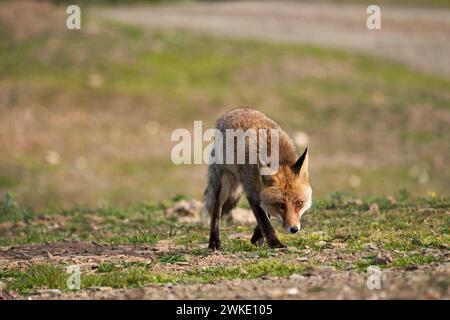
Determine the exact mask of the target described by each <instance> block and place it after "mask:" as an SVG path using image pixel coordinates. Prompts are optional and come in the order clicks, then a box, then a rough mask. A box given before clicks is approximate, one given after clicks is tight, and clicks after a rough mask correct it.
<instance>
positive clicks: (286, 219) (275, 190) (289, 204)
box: [259, 149, 312, 233]
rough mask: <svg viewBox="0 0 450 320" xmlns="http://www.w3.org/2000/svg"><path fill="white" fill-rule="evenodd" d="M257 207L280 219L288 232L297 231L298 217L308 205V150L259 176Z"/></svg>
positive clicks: (309, 199)
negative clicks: (269, 173) (274, 169)
mask: <svg viewBox="0 0 450 320" xmlns="http://www.w3.org/2000/svg"><path fill="white" fill-rule="evenodd" d="M261 179H262V185H263V188H262V190H261V192H260V194H259V196H260V199H261V203H260V205H261V208H262V209H263V210H264V211H265V212H266V213H267V214H269V215H270V216H275V217H278V218H280V220H281V222H282V223H283V227H284V229H285V230H286V231H287V232H289V233H297V232H298V231H299V230H300V226H301V224H300V219H301V217H302V215H303V213H305V211H306V210H308V209H309V208H310V207H311V201H312V189H311V186H310V184H309V177H308V149H306V150H305V152H303V154H302V155H301V157H300V158H299V159H298V160H297V161H296V162H295V163H294V164H286V165H282V164H280V166H279V168H278V171H277V173H275V174H273V175H265V176H261Z"/></svg>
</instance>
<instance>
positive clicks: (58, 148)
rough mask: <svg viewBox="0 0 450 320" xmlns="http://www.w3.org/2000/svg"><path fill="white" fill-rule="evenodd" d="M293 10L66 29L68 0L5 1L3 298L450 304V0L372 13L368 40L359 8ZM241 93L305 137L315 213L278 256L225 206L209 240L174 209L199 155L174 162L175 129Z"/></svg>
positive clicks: (86, 17) (198, 179) (195, 173)
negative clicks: (75, 273)
mask: <svg viewBox="0 0 450 320" xmlns="http://www.w3.org/2000/svg"><path fill="white" fill-rule="evenodd" d="M418 2H420V1H419V0H418ZM434 2H436V3H438V2H441V1H440V0H436V1H434ZM442 2H443V1H442ZM422 4H423V3H422ZM297 5H299V4H295V3H291V4H289V6H287V4H286V6H280V7H278V6H276V7H274V6H273V4H271V3H267V2H264V5H261V6H258V7H252V6H254V2H248V3H246V4H245V10H242V13H241V15H236V7H235V3H234V2H230V3H227V4H224V3H219V4H211V3H199V4H188V5H182V6H181V7H178V6H175V4H170V5H164V6H159V7H149V8H142V7H141V8H139V10H138V11H136V9H135V8H132V7H127V8H120V9H121V10H120V11H119V9H118V8H90V7H86V8H85V7H83V24H82V25H83V27H82V30H80V31H69V30H67V29H66V28H65V17H66V16H65V8H64V7H62V6H54V5H51V4H49V3H41V2H33V3H32V4H29V3H27V4H25V3H24V2H21V1H9V2H2V3H1V4H0V6H1V7H0V26H1V28H0V112H1V115H2V116H1V117H0V193H1V195H2V199H1V203H0V289H1V290H0V297H2V298H7V299H10V298H13V299H14V298H17V299H22V298H32V299H40V298H42V299H46V298H67V297H74V296H76V297H80V298H118V299H119V298H127V297H134V298H164V299H166V298H197V297H198V298H219V297H223V298H258V297H261V298H436V299H440V298H447V299H448V298H449V283H450V280H449V278H450V276H449V256H448V254H449V251H448V249H449V243H450V240H449V225H450V221H449V219H450V216H449V210H450V204H449V199H448V186H449V181H450V178H449V177H450V171H449V166H448V159H449V158H450V139H448V136H449V133H450V132H449V128H450V109H449V105H450V103H449V101H450V96H449V92H450V81H449V79H448V74H449V69H448V59H447V56H448V52H449V46H448V44H449V43H450V42H449V41H448V34H449V32H448V30H449V26H448V21H449V20H448V15H449V13H448V9H445V8H443V9H440V10H439V11H436V9H427V8H422V9H421V10H418V9H417V8H401V9H392V10H391V9H388V10H386V11H383V13H382V14H385V18H386V19H385V20H384V21H385V24H384V25H383V26H384V29H383V31H382V32H383V35H384V36H383V37H382V39H379V38H377V36H375V35H374V34H371V35H372V36H371V37H365V32H367V30H366V29H365V28H363V30H364V31H362V30H360V29H358V28H354V29H353V26H354V25H355V23H356V24H358V25H360V24H359V23H360V22H361V23H362V26H364V21H359V22H358V21H353V20H352V19H350V18H349V17H348V16H346V15H345V12H347V9H349V10H350V11H349V12H356V11H358V10H359V9H358V8H361V7H352V8H353V9H351V8H347V9H346V10H345V11H343V10H342V9H341V6H338V5H330V4H327V5H323V8H324V9H325V12H327V13H328V14H330V15H331V17H334V18H333V19H329V20H326V21H324V20H323V16H321V15H320V14H319V12H318V11H317V8H318V7H317V5H305V8H307V9H308V10H310V11H311V14H312V15H311V16H310V17H311V18H310V20H308V24H307V25H304V16H303V11H301V10H292V8H293V7H290V6H297ZM208 6H210V7H208ZM444 7H445V6H444ZM283 8H286V9H283ZM208 10H212V11H208ZM280 10H281V11H283V12H280ZM352 10H353V11H352ZM355 10H356V11H355ZM383 10H384V9H383ZM286 11H287V13H286ZM252 12H254V13H252ZM358 12H359V11H358ZM36 13H38V14H36ZM256 13H257V15H264V17H265V19H264V22H266V21H269V22H270V21H271V22H270V23H269V22H267V25H272V26H277V27H276V28H275V27H274V28H273V29H271V32H268V30H267V29H264V26H265V25H266V24H264V25H261V22H260V21H259V20H260V19H257V18H256V19H255V16H257V15H256ZM322 13H323V12H322ZM193 14H195V17H196V18H195V19H193V18H192V19H191V18H190V17H191V15H193ZM410 14H413V17H415V18H411V15H410ZM144 15H146V16H148V17H152V19H148V21H145V22H143V21H142V19H141V18H142V16H144ZM416 15H417V16H416ZM130 16H133V17H135V19H133V21H130ZM362 16H364V11H363V12H362ZM170 17H172V18H170ZM169 18H170V19H169ZM187 18H189V22H190V23H191V24H189V25H187V22H186V19H187ZM233 19H234V20H233ZM412 20H413V21H414V22H417V24H416V23H412ZM230 21H231V22H233V21H234V22H235V23H230ZM243 21H246V23H247V25H246V26H245V27H242V23H243ZM163 22H167V23H168V25H163ZM322 24H323V26H324V27H323V28H320V26H319V25H322ZM233 26H238V27H239V28H240V29H239V31H241V32H242V35H243V37H241V38H240V39H235V38H234V37H229V36H230V35H231V36H233V35H234V36H235V35H236V29H235V27H233ZM307 26H314V28H313V29H314V30H315V32H312V30H309V31H308V32H300V31H299V30H306V29H304V28H306V27H307ZM349 28H350V29H352V30H354V35H355V37H357V39H358V40H357V41H353V42H352V41H349V38H348V36H349V34H348V32H347V33H346V32H345V31H346V30H347V31H348V30H349ZM206 29H207V30H206ZM330 29H333V30H335V31H336V34H333V35H332V36H330V34H329V32H327V30H330ZM199 30H200V31H202V33H198V31H199ZM295 30H297V32H296V31H295ZM358 30H359V31H358ZM206 31H208V32H209V33H208V32H206ZM316 32H317V33H316ZM263 35H264V37H263ZM280 35H285V38H283V37H281V36H280ZM225 36H226V37H225ZM280 37H281V38H283V39H281V38H280ZM302 37H303V38H302ZM330 37H331V38H330ZM249 38H250V39H249ZM363 38H364V39H363ZM267 40H277V41H273V42H272V41H267ZM278 40H283V41H278ZM331 40H333V41H331ZM329 41H331V42H329ZM325 43H331V44H332V45H331V47H332V48H330V46H326V48H324V46H323V45H324V44H325ZM352 43H353V44H359V46H360V47H358V48H356V47H354V46H353V45H352ZM397 43H401V45H396V44H397ZM377 45H379V46H380V48H377ZM349 49H350V50H349ZM354 49H358V51H357V52H356V50H354ZM378 49H379V50H378ZM374 55H375V57H374ZM393 60H394V61H393ZM238 105H240V106H242V105H247V106H252V107H255V108H258V109H260V110H262V111H263V112H265V113H266V114H268V115H269V116H270V117H272V118H273V119H275V120H276V121H277V122H279V123H280V124H281V125H282V126H283V127H284V128H286V130H287V131H288V132H290V133H291V134H292V136H293V137H294V138H295V140H296V144H297V146H298V148H299V150H303V148H304V147H305V146H306V145H309V148H310V149H309V150H310V157H311V158H310V159H311V160H310V170H311V172H310V176H311V182H312V185H313V189H314V202H313V207H312V209H311V210H310V211H309V212H308V213H307V214H306V215H305V217H304V221H303V229H302V231H301V232H300V233H299V234H298V235H295V236H291V235H286V234H283V233H282V231H281V228H278V227H277V229H279V230H278V231H279V234H280V237H281V239H282V240H283V241H284V242H285V243H286V244H287V245H288V248H287V249H286V250H271V249H269V248H267V247H266V246H263V247H255V246H252V245H251V244H250V242H249V238H250V236H251V231H252V228H253V225H251V224H250V225H249V224H247V223H245V220H244V221H241V222H238V221H236V220H234V221H233V222H226V223H224V224H223V225H222V239H223V250H222V251H221V252H216V253H210V252H208V251H207V249H206V248H207V240H208V238H207V237H208V229H207V227H206V226H205V224H204V223H203V222H201V221H200V220H199V219H198V217H194V219H192V217H190V216H189V215H188V216H181V217H180V216H179V212H178V211H176V210H173V208H174V207H176V206H177V205H179V201H180V200H181V198H183V197H184V198H186V199H187V200H186V201H189V203H191V202H193V201H192V200H189V199H200V198H201V194H202V192H203V189H204V187H205V183H206V181H205V177H206V167H205V166H204V165H196V166H194V165H191V166H174V165H173V163H172V162H171V160H170V152H171V148H172V147H173V145H174V143H173V141H170V134H171V132H172V131H173V130H174V129H176V128H188V129H192V125H193V121H194V120H203V121H204V128H206V127H208V126H211V125H212V124H213V121H214V120H215V119H216V118H217V117H219V116H220V115H221V114H222V113H223V112H224V111H226V110H228V109H230V108H232V107H235V106H238ZM337 190H338V191H339V192H336V191H337ZM175 194H184V195H185V196H183V197H180V196H176V197H174V195H175ZM246 206H247V204H246V202H245V201H242V202H241V203H240V207H241V210H244V211H245V210H248V208H246ZM193 208H194V211H196V210H197V209H198V206H196V205H193ZM196 212H197V211H196ZM73 264H76V265H79V266H80V268H81V271H82V274H81V290H79V291H72V290H70V289H69V288H68V287H67V284H66V280H67V278H68V276H69V274H67V273H66V267H67V266H70V265H73ZM371 265H375V266H379V267H380V268H381V274H382V281H381V289H380V290H368V288H367V286H366V285H365V281H366V280H367V278H368V276H369V274H368V273H367V267H368V266H371ZM208 294H211V295H213V296H212V297H211V296H209V295H208Z"/></svg>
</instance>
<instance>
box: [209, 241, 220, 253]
mask: <svg viewBox="0 0 450 320" xmlns="http://www.w3.org/2000/svg"><path fill="white" fill-rule="evenodd" d="M208 249H209V250H211V251H216V250H219V249H220V240H209V245H208Z"/></svg>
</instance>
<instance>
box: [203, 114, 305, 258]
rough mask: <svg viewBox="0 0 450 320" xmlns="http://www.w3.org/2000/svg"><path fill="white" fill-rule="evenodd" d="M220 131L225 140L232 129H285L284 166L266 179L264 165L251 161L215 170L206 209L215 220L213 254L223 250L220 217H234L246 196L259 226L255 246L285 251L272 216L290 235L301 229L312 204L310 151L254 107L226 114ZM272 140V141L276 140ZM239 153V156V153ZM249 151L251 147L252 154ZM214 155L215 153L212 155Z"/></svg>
mask: <svg viewBox="0 0 450 320" xmlns="http://www.w3.org/2000/svg"><path fill="white" fill-rule="evenodd" d="M216 129H218V130H219V131H220V132H222V133H223V134H224V135H225V130H226V129H242V130H244V131H245V130H248V129H254V130H256V131H257V132H258V129H267V130H270V129H279V141H278V142H279V166H278V171H277V172H275V173H274V174H272V175H261V174H260V167H261V166H262V165H264V164H261V163H260V162H259V161H258V163H257V164H249V163H247V162H246V163H244V164H226V163H223V164H218V163H211V164H210V165H209V167H208V183H207V187H206V190H205V193H204V209H205V211H206V213H207V214H208V215H209V216H210V218H211V224H210V238H209V249H210V250H217V249H220V237H219V224H220V218H221V217H223V216H225V215H227V214H228V213H230V211H231V210H232V209H233V208H234V207H235V206H236V205H237V203H238V202H239V199H240V197H241V194H242V193H243V192H245V194H246V196H247V199H248V202H249V205H250V207H251V209H252V211H253V214H254V215H255V218H256V221H257V226H256V227H255V229H254V232H253V236H252V239H251V242H252V243H253V244H257V245H261V244H263V242H264V238H265V239H266V240H267V243H268V245H269V247H272V248H280V247H285V246H284V244H282V243H281V242H280V241H279V240H278V238H277V237H276V234H275V231H274V229H273V227H272V225H271V222H270V220H269V219H270V217H271V216H274V217H278V218H279V219H280V220H281V222H282V224H283V227H284V228H285V230H286V231H288V232H290V233H296V232H297V231H299V230H300V218H301V216H302V215H303V213H304V212H305V211H306V210H307V209H309V207H310V206H311V201H312V189H311V186H310V183H309V175H308V162H309V155H308V151H307V150H305V151H304V153H303V154H302V155H301V156H300V157H299V156H298V155H297V153H296V151H295V146H294V143H293V142H292V139H291V138H290V137H289V135H288V134H287V133H286V132H285V131H283V130H282V129H281V127H280V126H279V125H278V124H277V123H276V122H274V121H273V120H271V119H270V118H268V117H267V116H265V115H264V114H263V113H261V112H259V111H257V110H254V109H250V108H236V109H232V110H230V111H228V112H226V113H225V114H224V115H223V116H222V117H220V118H219V119H218V120H217V121H216ZM267 139H268V140H269V139H270V135H268V137H267ZM269 145H270V143H269ZM224 148H226V142H225V141H224ZM269 148H270V147H269ZM233 150H235V152H236V148H234V149H233ZM248 150H249V149H248V148H245V152H246V153H248ZM214 152H215V150H213V151H212V154H214ZM269 152H270V150H269ZM246 159H248V155H247V154H246Z"/></svg>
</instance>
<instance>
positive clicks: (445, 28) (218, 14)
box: [93, 1, 450, 77]
mask: <svg viewBox="0 0 450 320" xmlns="http://www.w3.org/2000/svg"><path fill="white" fill-rule="evenodd" d="M93 13H94V15H97V16H101V17H104V18H108V19H113V20H117V21H122V22H126V23H133V24H138V25H143V26H147V27H150V28H155V27H164V28H166V27H168V28H172V27H176V28H185V29H190V30H195V31H201V32H207V33H211V34H215V35H228V36H236V37H250V38H256V39H262V40H271V41H287V42H294V43H301V44H311V45H318V46H324V47H332V48H343V49H351V50H352V49H356V50H360V51H363V52H368V53H371V54H374V55H376V56H381V57H387V58H390V59H394V60H395V61H399V62H403V63H406V64H408V65H409V66H412V67H413V68H415V69H417V70H421V71H424V72H428V73H439V74H441V75H444V76H447V77H449V76H450V63H449V59H448V57H449V56H450V10H446V9H429V8H403V7H382V8H381V18H382V30H375V31H370V30H368V29H367V28H366V17H367V14H366V7H363V6H354V5H341V4H339V5H333V4H314V3H299V2H285V3H282V4H281V3H280V1H277V2H271V1H265V2H262V3H261V2H252V1H249V2H235V1H232V2H219V3H214V2H200V3H187V4H176V5H173V4H172V5H161V6H157V7H150V6H143V7H114V8H107V9H106V8H101V9H100V8H98V9H96V10H94V12H93Z"/></svg>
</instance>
